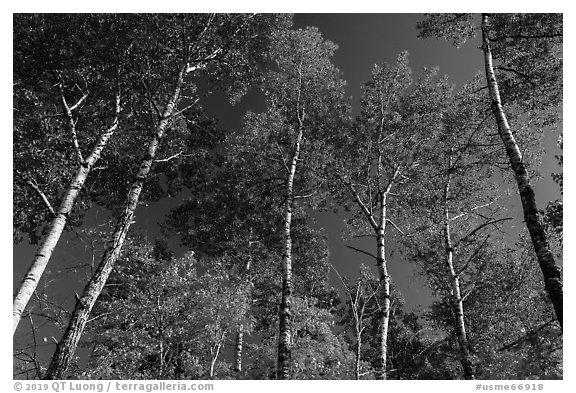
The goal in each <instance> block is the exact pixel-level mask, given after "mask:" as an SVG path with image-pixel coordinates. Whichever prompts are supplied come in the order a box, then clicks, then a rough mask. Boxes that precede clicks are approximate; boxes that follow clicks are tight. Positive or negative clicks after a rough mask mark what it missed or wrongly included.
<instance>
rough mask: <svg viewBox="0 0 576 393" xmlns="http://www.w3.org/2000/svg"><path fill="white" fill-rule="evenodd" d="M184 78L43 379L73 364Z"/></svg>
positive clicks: (179, 80)
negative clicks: (91, 312)
mask: <svg viewBox="0 0 576 393" xmlns="http://www.w3.org/2000/svg"><path fill="white" fill-rule="evenodd" d="M184 75H185V68H183V69H181V70H180V72H179V74H178V78H177V82H176V87H175V88H174V91H173V94H172V97H171V98H170V100H169V101H168V103H167V105H166V108H165V109H164V113H163V114H162V119H161V120H160V122H159V123H158V125H157V127H156V130H155V133H154V136H153V137H152V140H151V141H150V143H149V144H148V152H147V154H146V156H145V158H144V160H143V161H142V162H141V164H140V168H139V169H138V173H137V174H136V176H135V178H134V181H133V183H132V185H131V187H130V191H129V193H128V197H127V199H126V205H125V209H124V213H123V214H122V216H121V217H120V219H119V221H118V223H117V225H116V228H115V230H114V233H113V235H112V239H113V240H112V242H111V244H110V245H109V246H108V248H107V249H106V251H105V252H104V255H103V256H102V259H101V260H100V264H99V265H98V268H97V269H96V271H95V272H94V274H93V276H92V277H91V278H90V281H89V282H88V284H87V285H86V287H85V288H84V292H83V294H82V296H81V297H80V298H79V299H78V300H77V302H76V306H75V307H74V311H73V312H72V315H71V317H70V321H69V323H68V327H67V328H66V331H65V332H64V336H63V337H62V339H61V340H60V342H59V343H58V345H57V347H56V351H55V353H54V355H53V356H52V361H51V362H50V366H49V367H48V370H47V371H46V374H45V376H44V379H62V378H63V376H64V374H65V372H66V370H67V368H68V366H69V365H70V362H71V361H72V358H73V355H74V352H75V351H76V347H77V345H78V341H79V340H80V337H81V336H82V333H83V331H84V327H85V326H86V323H87V321H88V317H89V315H90V311H91V310H92V307H93V306H94V304H95V303H96V299H97V298H98V296H99V295H100V292H101V291H102V288H103V287H104V285H105V284H106V281H107V280H108V276H109V275H110V273H111V271H112V269H113V267H114V264H115V263H116V261H117V260H118V257H119V256H120V252H121V250H122V246H123V244H124V239H125V238H126V234H127V233H128V230H129V229H130V225H131V224H132V222H133V217H134V211H135V210H136V207H137V205H138V200H139V198H140V194H141V192H142V189H143V187H144V181H145V180H146V178H147V177H148V174H149V173H150V170H151V168H152V163H153V162H154V157H155V155H156V150H157V149H158V146H159V144H160V140H161V139H162V136H163V135H164V132H165V131H166V128H167V127H168V124H169V123H170V121H171V118H172V115H173V113H174V110H175V108H176V105H177V103H178V100H179V98H180V93H181V89H182V85H183V81H184Z"/></svg>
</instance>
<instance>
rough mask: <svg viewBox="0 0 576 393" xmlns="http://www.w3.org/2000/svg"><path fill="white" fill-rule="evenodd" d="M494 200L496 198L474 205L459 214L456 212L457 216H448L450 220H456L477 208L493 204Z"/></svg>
mask: <svg viewBox="0 0 576 393" xmlns="http://www.w3.org/2000/svg"><path fill="white" fill-rule="evenodd" d="M494 202H496V200H493V201H490V202H488V203H485V204H483V205H479V206H475V207H473V208H472V209H470V210H468V211H467V212H464V213H460V214H458V215H457V216H454V217H452V218H450V221H454V220H457V219H458V218H460V217H463V216H466V215H468V214H470V213H472V212H473V211H474V210H478V209H481V208H483V207H486V206H490V205H491V204H493V203H494Z"/></svg>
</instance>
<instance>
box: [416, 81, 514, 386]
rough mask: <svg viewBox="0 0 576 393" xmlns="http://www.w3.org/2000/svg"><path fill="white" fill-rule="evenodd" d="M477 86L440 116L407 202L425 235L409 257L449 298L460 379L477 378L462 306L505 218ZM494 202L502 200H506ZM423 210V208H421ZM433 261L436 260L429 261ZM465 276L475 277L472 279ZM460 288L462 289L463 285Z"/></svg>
mask: <svg viewBox="0 0 576 393" xmlns="http://www.w3.org/2000/svg"><path fill="white" fill-rule="evenodd" d="M477 87H478V83H477V81H476V82H472V83H470V84H468V85H467V86H465V87H464V88H463V89H462V91H460V92H459V93H458V94H457V95H456V96H455V97H453V98H452V100H451V105H449V106H447V107H446V108H445V110H444V112H443V113H442V132H441V133H440V134H439V135H438V138H437V139H435V140H434V141H433V146H434V149H433V150H432V149H431V150H430V153H432V154H431V155H429V156H427V157H426V160H425V162H426V163H425V164H424V165H422V166H421V167H420V170H421V171H422V172H423V173H426V174H427V176H425V177H423V178H422V183H421V184H420V185H419V187H418V189H417V192H416V195H414V196H413V198H414V200H413V202H412V203H411V205H412V206H413V208H414V209H415V210H414V213H413V215H415V216H420V217H422V219H421V220H420V227H421V228H423V231H422V232H421V233H419V234H418V235H417V236H414V238H411V239H406V243H407V249H408V254H409V255H410V256H411V257H412V258H414V259H416V260H419V262H421V263H422V264H423V269H424V271H425V272H426V274H427V275H428V276H429V280H431V281H433V282H435V283H434V285H433V287H434V288H436V289H437V290H438V289H439V292H440V296H442V297H445V298H448V299H449V303H450V309H451V310H452V326H453V331H454V332H455V336H456V338H457V343H458V348H459V361H460V363H461V366H462V371H463V374H464V378H466V379H475V377H476V372H475V367H476V364H475V361H474V356H473V348H472V346H471V345H470V343H469V341H468V334H467V328H466V322H465V307H464V300H465V299H466V298H467V297H468V296H469V295H470V293H471V292H472V291H474V286H475V282H476V280H481V279H482V278H481V277H483V276H485V274H483V273H482V271H483V270H484V269H485V268H484V267H477V268H475V269H473V267H474V266H475V265H478V266H485V262H482V258H483V257H485V248H486V246H487V242H489V241H490V242H493V241H494V240H495V238H496V237H495V236H494V235H492V234H490V233H489V231H492V232H494V230H498V229H499V228H500V227H501V226H502V224H503V222H504V221H506V220H509V219H510V218H505V217H498V214H501V213H499V211H501V210H503V209H502V208H501V203H502V201H499V200H498V198H497V195H498V194H499V193H501V191H498V186H497V184H496V182H495V181H494V180H493V178H494V172H495V169H494V166H493V163H494V160H495V159H496V158H497V155H496V151H495V147H496V146H497V142H498V141H497V140H496V141H495V140H494V139H495V138H494V136H492V137H490V136H487V133H486V131H485V129H486V128H487V127H489V126H490V125H491V124H492V123H491V122H490V121H489V120H490V118H489V116H488V115H487V114H486V112H485V111H484V110H483V106H482V105H479V104H481V103H482V101H483V99H482V96H479V94H478V92H477V90H478V89H477ZM500 199H502V200H504V196H502V197H501V198H500ZM424 207H425V208H424ZM436 258H437V260H435V259H436ZM470 270H473V271H474V272H473V273H471V272H470ZM463 284H464V285H463Z"/></svg>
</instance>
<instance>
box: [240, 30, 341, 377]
mask: <svg viewBox="0 0 576 393" xmlns="http://www.w3.org/2000/svg"><path fill="white" fill-rule="evenodd" d="M335 49H336V46H335V45H334V44H332V43H331V42H329V41H325V40H323V39H322V37H321V35H320V33H318V31H317V29H315V28H309V29H306V30H297V31H288V32H281V33H280V34H278V35H276V36H275V37H274V45H273V51H272V53H271V59H272V60H273V61H274V62H275V63H276V66H277V70H274V71H271V72H269V73H268V74H267V76H266V78H265V80H264V91H265V94H266V98H267V110H266V112H264V113H261V114H249V115H248V116H247V120H246V126H245V129H246V131H245V132H246V134H245V136H244V137H243V138H244V141H245V142H242V143H241V145H243V146H246V148H247V149H249V151H250V154H251V155H252V156H251V157H252V158H253V157H257V159H258V160H262V161H261V163H259V164H258V165H259V166H260V167H261V168H262V169H263V172H262V173H263V174H264V176H265V178H266V179H269V180H272V181H275V182H276V183H277V185H278V188H279V187H283V192H282V197H281V198H282V199H281V200H282V202H281V214H282V232H281V233H282V243H283V250H282V264H281V265H282V300H281V304H280V310H279V329H280V338H279V344H278V368H277V377H278V379H289V378H290V358H291V355H290V354H291V350H290V347H291V337H292V334H291V329H290V325H291V322H290V321H291V318H292V317H291V304H292V296H293V292H294V283H293V277H292V270H293V266H292V265H293V242H294V239H293V220H294V218H295V217H296V216H297V214H298V212H297V209H298V207H297V205H296V201H297V200H298V199H302V198H309V197H311V196H313V195H315V194H316V193H318V192H319V189H318V183H319V179H318V176H316V175H315V173H314V172H313V171H312V170H310V169H309V168H312V169H314V168H318V167H319V163H321V162H322V159H323V158H322V157H323V155H324V154H326V152H325V151H324V150H323V149H322V148H321V146H322V137H326V136H327V135H330V133H331V132H334V131H335V130H334V129H333V128H332V127H331V126H332V125H333V124H335V123H337V122H338V120H339V119H340V118H341V113H342V112H339V109H341V108H343V107H344V103H343V94H344V92H343V86H344V82H343V81H342V80H341V79H340V78H339V72H338V70H337V69H336V68H335V67H334V65H333V64H332V63H330V57H331V56H332V55H333V53H334V51H335ZM339 113H340V114H339ZM344 113H345V112H344ZM263 162H265V163H266V164H263Z"/></svg>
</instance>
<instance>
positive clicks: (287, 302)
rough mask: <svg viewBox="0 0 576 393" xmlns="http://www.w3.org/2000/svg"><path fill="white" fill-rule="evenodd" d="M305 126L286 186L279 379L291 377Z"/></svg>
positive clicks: (301, 129) (299, 135)
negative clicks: (297, 190) (297, 188)
mask: <svg viewBox="0 0 576 393" xmlns="http://www.w3.org/2000/svg"><path fill="white" fill-rule="evenodd" d="M303 131H304V130H303V127H302V124H300V127H299V130H298V137H297V139H296V148H295V149H294V155H293V156H292V162H291V164H290V172H289V173H288V182H287V186H286V211H285V212H284V234H283V235H284V255H283V256H282V301H281V303H280V315H279V317H280V334H279V341H278V369H277V378H278V379H290V359H291V349H290V344H291V336H292V332H291V330H292V329H291V326H290V319H291V315H292V314H291V309H290V308H291V304H292V235H291V225H292V208H293V205H294V177H295V175H296V165H297V163H298V158H299V156H300V144H301V143H302V137H303Z"/></svg>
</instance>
